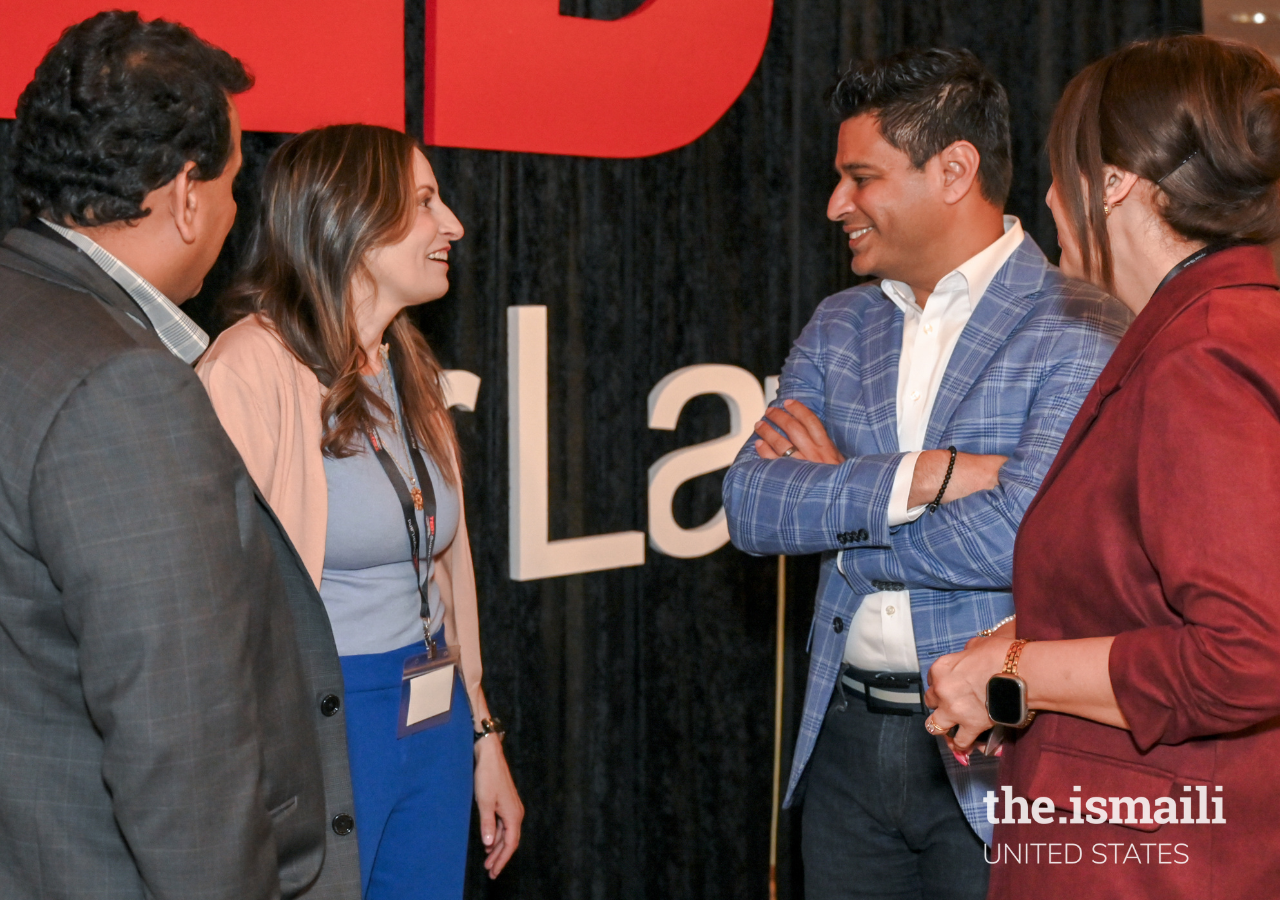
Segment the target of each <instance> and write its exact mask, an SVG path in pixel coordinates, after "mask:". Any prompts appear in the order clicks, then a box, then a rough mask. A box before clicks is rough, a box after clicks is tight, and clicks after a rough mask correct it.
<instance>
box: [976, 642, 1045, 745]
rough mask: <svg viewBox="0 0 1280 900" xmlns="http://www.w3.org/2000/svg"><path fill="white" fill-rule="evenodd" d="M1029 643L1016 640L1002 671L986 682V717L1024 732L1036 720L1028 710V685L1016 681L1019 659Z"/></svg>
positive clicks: (1005, 659) (1032, 711)
mask: <svg viewBox="0 0 1280 900" xmlns="http://www.w3.org/2000/svg"><path fill="white" fill-rule="evenodd" d="M1028 643H1029V641H1028V640H1027V639H1026V638H1019V639H1017V640H1016V641H1014V642H1013V643H1012V644H1010V645H1009V652H1008V653H1007V654H1005V657H1004V669H1003V670H1002V671H1001V672H1000V673H999V674H998V675H992V676H991V678H990V680H988V681H987V715H988V716H990V717H991V721H992V722H995V723H996V724H998V725H1006V726H1008V727H1010V728H1026V727H1027V726H1028V725H1030V724H1031V720H1032V719H1034V718H1035V717H1036V711H1035V710H1033V709H1027V683H1026V682H1025V681H1023V680H1022V679H1021V678H1019V677H1018V657H1020V656H1021V655H1022V648H1023V647H1025V646H1026V645H1027V644H1028Z"/></svg>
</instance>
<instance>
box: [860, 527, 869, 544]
mask: <svg viewBox="0 0 1280 900" xmlns="http://www.w3.org/2000/svg"><path fill="white" fill-rule="evenodd" d="M869 537H871V535H870V534H869V533H868V532H867V529H865V528H859V529H858V540H860V541H865V540H866V539H867V538H869Z"/></svg>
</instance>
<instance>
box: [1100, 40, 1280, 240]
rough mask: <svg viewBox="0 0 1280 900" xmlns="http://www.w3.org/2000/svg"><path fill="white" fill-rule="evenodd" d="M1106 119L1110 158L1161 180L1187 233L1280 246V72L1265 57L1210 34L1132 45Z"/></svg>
mask: <svg viewBox="0 0 1280 900" xmlns="http://www.w3.org/2000/svg"><path fill="white" fill-rule="evenodd" d="M1100 112H1101V114H1102V122H1101V137H1102V142H1101V144H1102V146H1101V150H1102V156H1103V160H1104V161H1105V162H1109V163H1113V164H1114V165H1118V166H1120V167H1121V168H1125V169H1128V170H1129V171H1131V172H1135V173H1137V174H1138V175H1141V176H1143V177H1144V178H1149V179H1150V180H1151V181H1153V182H1156V183H1157V184H1158V185H1159V187H1160V189H1161V191H1162V192H1163V194H1164V204H1163V208H1162V212H1163V214H1164V218H1165V221H1167V222H1168V223H1169V225H1170V226H1171V227H1172V228H1173V229H1174V230H1175V231H1177V232H1178V233H1179V234H1181V235H1183V236H1184V237H1187V238H1189V239H1193V240H1203V241H1224V240H1226V241H1247V242H1256V243H1270V242H1271V241H1274V240H1276V239H1277V238H1280V191H1278V190H1277V183H1278V182H1280V72H1278V71H1277V70H1276V67H1275V64H1274V63H1273V62H1272V61H1271V60H1270V58H1268V57H1267V56H1266V55H1265V54H1264V53H1262V51H1260V50H1257V49H1255V48H1253V47H1249V46H1247V45H1245V44H1238V43H1234V42H1231V41H1222V40H1218V39H1215V38H1210V37H1205V36H1203V35H1187V36H1181V37H1175V38H1162V39H1160V40H1155V41H1145V42H1142V43H1139V44H1133V45H1131V46H1129V47H1126V48H1124V49H1123V50H1120V51H1119V52H1118V53H1117V54H1116V55H1115V57H1114V59H1113V62H1112V65H1111V69H1110V72H1109V74H1108V76H1107V79H1106V84H1105V87H1104V89H1103V93H1102V102H1101V104H1100Z"/></svg>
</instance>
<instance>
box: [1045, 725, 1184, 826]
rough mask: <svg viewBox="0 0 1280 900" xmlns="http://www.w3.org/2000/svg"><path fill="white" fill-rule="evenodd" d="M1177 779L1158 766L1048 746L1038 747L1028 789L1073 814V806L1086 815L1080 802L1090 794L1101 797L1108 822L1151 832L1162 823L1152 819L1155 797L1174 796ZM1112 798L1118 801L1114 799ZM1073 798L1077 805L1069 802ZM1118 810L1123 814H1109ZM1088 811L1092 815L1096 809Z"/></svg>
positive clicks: (1093, 796)
mask: <svg viewBox="0 0 1280 900" xmlns="http://www.w3.org/2000/svg"><path fill="white" fill-rule="evenodd" d="M1176 778H1177V776H1176V775H1175V774H1174V773H1173V772H1166V771H1164V770H1163V769H1153V768H1151V767H1150V766H1141V765H1136V764H1134V763H1129V762H1122V761H1121V760H1118V759H1112V758H1110V757H1107V756H1099V755H1097V754H1096V753H1088V752H1085V751H1082V750H1072V749H1067V748H1065V747H1051V746H1049V747H1045V748H1044V749H1042V750H1041V751H1040V759H1039V761H1038V762H1037V764H1036V774H1035V777H1034V778H1033V779H1032V781H1031V788H1030V791H1029V793H1030V795H1031V797H1033V798H1034V797H1048V798H1049V799H1050V800H1052V801H1053V805H1054V806H1055V807H1056V808H1057V809H1060V810H1065V811H1066V812H1069V813H1072V814H1073V815H1074V814H1075V813H1076V812H1077V811H1078V812H1079V814H1080V816H1082V817H1085V818H1087V817H1088V816H1089V815H1090V810H1089V809H1087V808H1086V806H1085V804H1087V803H1088V802H1089V800H1090V799H1092V798H1102V799H1103V800H1104V801H1105V804H1106V811H1107V821H1108V822H1110V823H1111V824H1112V825H1119V826H1121V827H1123V828H1131V829H1133V830H1135V831H1146V832H1152V831H1158V830H1159V829H1160V827H1161V826H1160V825H1158V824H1156V822H1155V812H1156V801H1157V800H1158V799H1159V798H1161V797H1169V798H1172V797H1173V785H1174V781H1175V780H1176ZM1076 787H1079V790H1078V791H1077V790H1074V788H1076ZM1112 798H1117V800H1118V801H1119V802H1117V803H1115V804H1113V803H1112V802H1111V801H1112ZM1144 800H1145V814H1144V812H1143V809H1144V805H1143V801H1144ZM1073 801H1074V802H1075V803H1077V804H1079V807H1077V806H1075V805H1073ZM1175 804H1176V801H1175ZM1117 812H1118V813H1119V814H1120V816H1122V817H1120V818H1112V816H1113V815H1114V814H1116V813H1117ZM1093 815H1095V816H1096V815H1097V812H1096V809H1095V811H1094V812H1093ZM1143 819H1146V820H1149V821H1142V820H1143Z"/></svg>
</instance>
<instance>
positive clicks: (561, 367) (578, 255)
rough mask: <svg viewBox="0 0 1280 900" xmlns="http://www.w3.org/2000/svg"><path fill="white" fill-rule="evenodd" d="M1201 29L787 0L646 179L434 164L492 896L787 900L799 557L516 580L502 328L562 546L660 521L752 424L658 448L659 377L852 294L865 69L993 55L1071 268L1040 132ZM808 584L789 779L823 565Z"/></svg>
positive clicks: (244, 220)
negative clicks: (488, 748) (717, 103)
mask: <svg viewBox="0 0 1280 900" xmlns="http://www.w3.org/2000/svg"><path fill="white" fill-rule="evenodd" d="M421 3H422V0H408V2H407V4H406V21H407V23H408V37H407V38H406V45H407V50H408V59H407V61H406V72H407V73H408V76H407V83H408V85H409V91H408V93H409V101H408V106H409V107H410V111H409V116H408V121H409V125H410V127H411V128H412V127H413V126H414V125H415V124H417V125H420V123H421V114H420V113H418V114H417V115H416V123H415V121H414V120H415V114H414V109H413V99H414V95H415V92H416V95H417V97H421V93H422V81H421V75H420V74H416V75H415V72H416V73H421V71H422V50H421V47H422V43H421V41H420V40H417V39H416V35H420V34H421V29H422V21H423V13H422V6H421ZM637 6H639V2H638V0H561V12H562V13H565V14H568V15H578V16H589V17H594V18H602V19H608V18H617V17H618V16H620V15H623V14H626V13H628V12H630V11H632V10H634V9H635V8H636V7H637ZM1200 26H1201V22H1200V4H1199V2H1198V0H1013V2H1011V0H967V2H963V3H961V2H939V0H929V2H908V0H864V2H856V0H778V2H776V3H775V9H774V19H773V25H772V31H771V34H770V37H769V42H768V46H767V48H766V51H765V54H764V58H763V60H762V62H761V64H760V66H759V69H758V70H757V72H756V74H755V76H754V77H753V78H752V80H751V82H750V84H749V85H748V87H747V89H746V91H745V93H744V94H743V95H742V97H741V98H740V99H739V100H738V101H737V103H736V104H734V106H733V107H732V108H731V109H730V110H729V112H728V113H727V114H726V115H725V117H724V118H723V119H722V120H721V121H720V122H719V123H718V124H717V125H715V127H713V128H712V129H711V131H710V132H709V133H707V134H706V135H704V136H703V137H702V138H700V139H699V140H697V141H696V142H694V143H693V144H692V145H690V146H687V147H684V148H682V149H679V150H675V151H672V152H670V153H666V154H663V155H661V156H658V157H652V158H647V159H635V160H599V159H584V158H569V157H550V156H536V155H526V154H513V153H497V152H483V151H474V150H457V149H436V150H434V151H433V152H432V154H431V158H432V162H433V164H434V166H435V170H436V174H437V176H438V178H439V182H440V185H441V188H442V192H443V196H444V198H445V199H446V201H447V202H448V203H449V204H450V205H451V206H452V207H453V209H454V210H455V211H456V212H457V214H458V215H459V217H460V218H461V220H462V221H463V223H464V224H465V226H466V229H467V236H466V238H465V239H464V240H462V241H461V242H460V243H458V244H457V246H456V248H455V251H454V254H453V268H452V280H453V289H452V290H451V292H450V293H449V295H448V296H447V297H445V298H444V299H443V300H441V301H439V302H437V303H434V304H432V305H431V306H430V307H429V308H427V309H425V310H424V311H423V313H422V317H421V318H422V323H423V326H424V328H425V329H426V331H427V334H428V337H429V339H430V340H431V342H432V344H433V346H434V347H435V348H436V350H437V352H438V353H439V355H440V357H441V359H442V361H443V362H444V364H445V365H446V367H449V368H460V369H468V370H470V371H472V372H475V373H476V374H478V375H480V376H481V378H482V383H481V387H480V393H479V399H478V403H477V408H476V410H475V412H459V413H458V414H457V420H458V423H459V429H460V432H461V436H462V443H463V447H464V452H465V465H466V496H467V504H468V513H469V524H470V528H471V533H472V535H473V541H474V544H473V547H474V552H475V557H476V572H477V577H478V580H479V586H480V596H481V610H480V614H481V627H482V634H483V644H484V655H485V684H486V689H487V691H488V695H489V702H490V706H491V708H492V709H493V710H494V712H495V714H496V715H498V716H500V717H501V718H502V719H503V720H504V721H505V722H506V724H507V726H508V728H509V729H510V730H509V733H508V737H507V743H506V748H507V754H508V757H509V759H510V761H511V765H512V768H513V770H514V772H515V778H516V782H517V784H518V785H519V788H520V791H521V794H522V796H523V799H524V802H525V806H526V809H527V818H526V819H525V824H524V837H523V841H522V844H521V847H520V850H519V852H518V853H517V854H516V856H515V858H514V860H513V861H512V863H511V864H510V866H509V868H508V870H507V872H505V873H504V874H503V875H502V876H501V878H500V879H499V880H498V881H497V882H495V883H492V884H491V883H489V882H488V880H487V879H486V878H485V877H484V872H483V869H482V868H481V866H480V860H481V858H482V856H483V854H482V851H481V847H480V845H479V843H478V841H477V840H474V839H473V844H472V856H471V866H470V868H471V871H470V876H469V896H471V897H475V898H478V897H493V898H529V900H543V898H565V900H579V898H582V900H586V898H592V900H604V898H608V900H631V898H653V900H659V898H662V900H665V898H691V900H692V898H708V900H710V898H726V900H728V898H734V900H736V898H747V897H766V896H767V874H768V839H769V810H770V761H771V744H772V719H773V712H772V707H773V648H774V611H775V605H774V603H775V588H774V586H775V572H776V569H775V566H776V563H775V561H774V560H773V559H753V558H750V557H747V556H745V555H744V554H742V553H739V552H738V551H736V550H734V549H732V548H731V547H726V548H723V549H721V550H719V551H717V552H716V553H714V554H712V555H710V556H707V557H703V558H700V559H691V560H678V559H673V558H670V557H666V556H662V555H661V554H658V553H657V552H655V551H653V550H652V549H650V550H649V551H648V557H647V562H646V564H645V565H644V566H642V567H638V568H629V569H618V570H613V571H606V572H599V573H595V574H588V575H574V576H568V577H563V578H557V579H550V580H544V581H531V582H523V583H517V582H513V581H511V580H509V578H508V574H507V573H508V556H507V554H508V541H507V500H508V491H507V487H508V485H507V385H506V358H507V357H506V351H507V347H506V308H507V307H508V306H510V305H515V304H543V305H545V306H547V307H548V316H549V326H548V333H549V370H550V371H549V379H550V380H549V384H550V447H551V457H550V458H551V473H550V484H551V537H552V538H553V539H555V538H563V537H572V536H578V535H586V534H598V533H604V532H614V531H623V530H631V529H637V530H644V529H645V525H646V521H645V520H646V499H645V498H646V471H647V469H648V467H649V466H650V465H651V464H652V463H653V462H654V461H655V460H657V459H658V458H659V457H660V456H662V455H663V454H665V453H667V452H669V451H671V450H673V449H676V448H678V447H682V446H687V445H689V444H692V443H695V442H698V441H703V440H708V439H711V438H713V437H716V436H718V435H719V434H722V433H724V432H725V431H727V430H728V413H727V412H726V409H725V406H724V404H723V403H722V402H721V401H720V400H718V399H716V398H710V397H703V398H699V399H696V400H694V401H693V402H691V403H690V404H689V405H688V406H687V407H686V408H685V410H684V413H683V415H682V416H681V419H680V422H679V426H678V427H677V429H676V430H675V431H674V432H663V431H652V430H650V429H649V428H648V427H647V425H646V422H647V416H646V397H647V395H648V393H649V391H650V389H651V388H652V387H653V386H654V384H655V383H657V382H658V381H659V380H660V379H661V378H662V377H663V376H664V375H666V374H668V373H670V372H672V371H674V370H675V369H677V368H679V367H681V366H685V365H691V364H696V363H728V364H732V365H737V366H742V367H744V368H746V369H748V370H750V371H751V372H753V373H754V374H755V375H756V376H757V377H760V378H763V377H764V376H767V375H773V374H776V373H777V372H778V370H779V368H780V366H781V363H782V361H783V359H784V358H785V356H786V353H787V350H788V347H789V346H790V343H791V341H792V339H793V338H794V337H795V335H796V334H797V333H798V332H799V329H800V328H801V327H802V326H803V325H804V323H805V322H806V321H807V319H808V317H809V315H810V314H811V312H812V311H813V309H814V307H815V306H816V305H817V303H818V302H819V301H820V300H821V299H822V298H823V297H825V296H826V295H828V294H830V293H832V292H834V291H837V290H840V289H841V288H843V287H846V286H848V285H850V284H852V283H853V276H852V275H851V273H850V272H849V269H848V253H847V250H846V248H845V247H844V245H843V241H842V240H841V237H842V235H841V233H840V231H839V229H838V228H837V227H835V226H833V225H832V224H830V223H829V222H827V220H826V217H825V210H826V201H827V196H828V194H829V192H830V190H831V188H832V186H833V184H834V175H833V172H832V159H833V154H834V149H835V135H836V128H837V124H836V123H835V122H834V121H832V119H831V118H830V116H829V115H828V114H827V112H826V111H825V108H824V103H823V99H824V92H825V90H826V88H827V87H828V86H829V85H830V83H831V82H832V80H833V78H834V77H835V75H836V73H837V72H838V70H840V69H841V67H842V66H844V65H845V64H846V63H848V61H850V60H853V59H859V58H866V57H874V56H879V55H884V54H887V53H890V52H893V51H895V50H898V49H901V48H903V47H909V46H923V45H931V44H942V45H950V46H964V47H969V48H971V49H973V50H974V51H975V52H976V53H977V54H978V55H979V56H980V57H981V58H982V59H983V60H984V61H985V62H986V63H987V64H988V66H990V67H991V69H992V70H993V71H994V72H995V73H996V74H997V76H998V77H999V78H1000V79H1001V80H1002V81H1003V82H1004V84H1005V86H1006V87H1007V88H1008V90H1009V94H1010V98H1011V101H1012V107H1013V118H1014V130H1013V134H1014V140H1013V151H1014V172H1015V176H1014V187H1013V195H1012V197H1011V199H1010V203H1009V207H1010V210H1009V211H1010V212H1012V213H1014V214H1016V215H1018V216H1021V217H1022V221H1023V223H1024V225H1026V226H1027V228H1028V230H1029V232H1030V233H1031V234H1033V235H1034V236H1035V238H1036V240H1037V241H1039V242H1040V244H1041V246H1042V247H1043V248H1044V249H1045V251H1046V252H1047V253H1049V254H1050V256H1052V257H1055V258H1056V255H1057V247H1056V242H1055V235H1054V230H1053V224H1052V220H1051V219H1050V216H1049V213H1048V210H1047V209H1046V208H1045V206H1044V203H1043V197H1044V193H1045V190H1046V189H1047V188H1048V183H1049V176H1048V164H1047V161H1046V159H1045V155H1044V153H1043V141H1044V137H1045V134H1046V131H1047V128H1048V123H1049V116H1050V114H1051V112H1052V109H1053V105H1054V103H1055V101H1056V99H1057V97H1058V95H1059V93H1060V92H1061V89H1062V87H1063V85H1064V84H1065V83H1066V81H1067V79H1068V78H1069V77H1070V76H1071V75H1072V74H1074V73H1075V72H1076V71H1078V70H1079V68H1080V67H1081V66H1082V65H1084V64H1085V63H1087V62H1089V61H1090V60H1092V59H1095V58H1097V57H1098V56H1100V55H1102V54H1103V53H1105V52H1107V51H1108V50H1110V49H1112V48H1114V47H1116V46H1118V45H1120V44H1121V43H1123V42H1125V41H1127V40H1130V39H1133V38H1139V37H1145V36H1151V35H1155V34H1162V33H1169V32H1174V31H1196V30H1199V28H1200ZM415 29H416V31H415ZM53 37H54V36H52V35H51V36H50V40H52V39H53ZM707 39H708V40H714V39H715V36H714V35H708V36H707ZM415 82H416V83H415ZM417 108H418V109H420V108H421V107H420V106H419V107H417ZM477 114H478V115H483V114H484V113H483V111H478V113H477ZM11 130H12V129H11V123H10V122H0V153H3V154H5V156H6V160H5V164H4V165H3V167H0V172H2V173H3V174H0V224H3V225H4V226H5V227H8V226H9V225H12V224H14V223H15V222H16V220H17V209H16V206H15V203H14V199H13V191H12V181H11V176H10V173H9V165H8V162H7V155H8V151H9V146H10V138H11ZM284 137H285V136H284V135H273V134H261V133H258V134H254V133H250V134H246V135H245V147H244V149H245V167H244V172H243V174H242V176H241V177H240V180H239V183H238V186H237V196H238V199H239V202H240V218H239V220H238V222H237V224H236V228H235V230H234V231H233V233H232V235H231V238H230V239H229V241H228V243H227V246H226V248H225V250H224V252H223V254H222V257H221V258H220V259H219V262H218V265H217V268H216V269H215V271H214V272H213V273H212V274H211V276H210V278H209V279H208V281H207V283H206V286H205V289H204V291H203V292H202V293H201V295H200V296H199V297H198V298H197V299H195V300H193V301H191V302H190V303H189V304H188V306H187V309H188V310H189V311H190V312H192V313H193V314H194V315H195V317H196V318H197V319H199V320H200V321H201V322H202V323H204V324H205V325H206V326H207V327H208V328H209V329H210V330H211V331H216V330H217V329H218V328H219V327H220V324H221V323H219V322H218V321H217V318H216V314H215V310H214V305H213V302H212V301H213V298H214V296H215V295H216V294H217V293H218V292H219V291H220V290H221V289H222V288H223V287H224V286H225V285H226V283H227V279H228V277H229V275H230V273H231V272H232V271H233V270H234V268H235V265H236V263H237V261H238V260H239V259H240V258H241V256H242V254H243V252H244V249H245V245H246V242H247V239H248V232H249V225H250V222H251V220H252V217H253V216H254V215H255V214H256V211H257V207H258V204H257V201H256V195H255V192H256V187H257V180H258V178H259V177H260V173H261V171H262V166H263V164H264V163H265V161H266V158H267V157H268V156H269V155H270V153H271V151H272V150H273V149H274V148H275V147H276V146H278V145H279V143H280V142H281V141H282V140H283V139H284ZM721 474H722V473H717V474H715V475H709V476H704V477H702V478H699V479H697V480H695V481H693V482H691V483H690V484H688V485H686V486H685V487H683V488H682V489H681V490H680V491H679V493H678V494H677V495H676V516H677V520H678V521H679V522H680V523H681V524H682V525H684V526H685V527H692V526H693V525H695V524H698V523H700V522H703V521H705V520H706V519H707V518H709V517H710V516H711V515H712V514H713V513H714V512H715V511H716V510H717V509H718V508H719V503H720V500H719V496H720V478H721ZM788 571H789V573H791V574H790V579H789V588H790V592H791V603H790V606H789V615H788V637H787V692H788V693H787V704H786V722H787V734H786V736H785V739H784V740H785V747H786V748H787V749H786V754H787V756H786V758H785V759H784V766H786V765H789V763H790V757H789V752H790V746H791V743H792V740H793V737H794V727H795V724H796V721H797V718H798V711H799V700H800V692H801V691H803V686H804V674H805V669H806V665H807V657H806V656H805V653H804V648H805V643H806V637H807V633H808V626H809V618H810V615H811V612H812V598H813V590H814V582H815V577H816V575H815V573H816V566H815V560H814V559H813V558H807V559H801V560H795V561H793V562H792V565H791V566H789V569H788ZM784 771H785V769H784ZM782 826H783V827H782V833H781V847H780V871H779V881H780V884H779V896H781V897H793V898H799V897H800V896H802V893H801V884H802V880H801V878H802V876H801V872H800V858H799V857H800V853H799V817H798V815H797V814H796V813H795V812H793V813H791V814H786V815H784V818H783V823H782ZM474 831H475V829H474V827H473V832H474ZM424 852H428V853H429V852H430V848H424Z"/></svg>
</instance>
